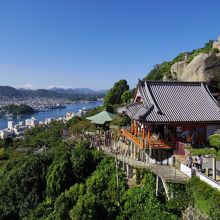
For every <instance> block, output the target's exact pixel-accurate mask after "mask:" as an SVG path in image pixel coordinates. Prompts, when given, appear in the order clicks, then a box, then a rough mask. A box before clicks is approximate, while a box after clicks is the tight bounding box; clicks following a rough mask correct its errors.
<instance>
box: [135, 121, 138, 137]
mask: <svg viewBox="0 0 220 220" xmlns="http://www.w3.org/2000/svg"><path fill="white" fill-rule="evenodd" d="M134 133H135V136H138V122H137V121H136V122H135V132H134Z"/></svg>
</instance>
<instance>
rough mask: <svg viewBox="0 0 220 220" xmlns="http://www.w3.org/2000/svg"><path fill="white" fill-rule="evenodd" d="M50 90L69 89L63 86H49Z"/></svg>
mask: <svg viewBox="0 0 220 220" xmlns="http://www.w3.org/2000/svg"><path fill="white" fill-rule="evenodd" d="M48 88H49V89H53V88H59V89H68V88H69V87H67V86H63V85H49V86H48Z"/></svg>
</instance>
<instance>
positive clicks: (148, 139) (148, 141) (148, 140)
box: [147, 126, 150, 145]
mask: <svg viewBox="0 0 220 220" xmlns="http://www.w3.org/2000/svg"><path fill="white" fill-rule="evenodd" d="M147 143H148V144H149V145H150V126H148V131H147Z"/></svg>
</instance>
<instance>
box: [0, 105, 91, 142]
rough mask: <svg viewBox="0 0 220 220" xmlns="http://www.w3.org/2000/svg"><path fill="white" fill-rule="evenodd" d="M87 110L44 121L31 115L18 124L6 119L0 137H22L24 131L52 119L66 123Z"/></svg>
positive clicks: (48, 122) (46, 123)
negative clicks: (6, 121) (5, 125)
mask: <svg viewBox="0 0 220 220" xmlns="http://www.w3.org/2000/svg"><path fill="white" fill-rule="evenodd" d="M86 112H87V110H86V109H82V110H79V111H78V112H76V113H75V112H67V113H66V116H64V117H58V118H47V119H45V120H44V121H38V120H37V119H36V118H34V117H32V118H30V119H26V120H25V121H20V122H19V123H18V124H15V123H14V121H8V127H7V128H5V129H2V130H0V139H3V140H4V139H6V138H22V137H23V135H24V133H25V131H27V130H30V129H32V128H35V127H36V126H40V125H49V124H50V123H52V122H54V121H59V122H63V123H66V122H67V121H69V120H70V119H72V118H73V117H82V116H84V115H85V113H86Z"/></svg>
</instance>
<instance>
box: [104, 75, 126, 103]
mask: <svg viewBox="0 0 220 220" xmlns="http://www.w3.org/2000/svg"><path fill="white" fill-rule="evenodd" d="M127 90H129V86H128V83H127V81H126V80H124V79H122V80H120V81H118V82H116V83H115V84H114V86H113V87H112V88H111V89H110V90H109V91H108V93H107V94H106V96H105V99H104V104H105V106H107V105H109V104H111V105H115V104H120V103H122V100H121V96H122V94H123V93H124V92H125V91H127Z"/></svg>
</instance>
